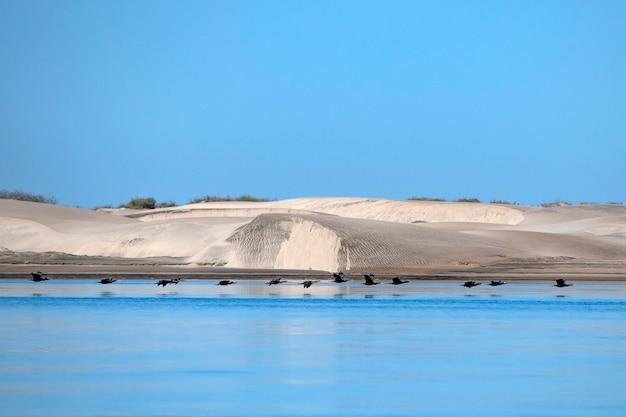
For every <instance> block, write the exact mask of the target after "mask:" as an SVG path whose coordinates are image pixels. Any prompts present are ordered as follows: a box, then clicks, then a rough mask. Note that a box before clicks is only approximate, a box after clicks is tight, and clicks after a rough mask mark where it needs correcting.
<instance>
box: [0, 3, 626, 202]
mask: <svg viewBox="0 0 626 417" xmlns="http://www.w3.org/2000/svg"><path fill="white" fill-rule="evenodd" d="M624 22H626V2H624V1H616V2H611V1H597V2H590V1H580V2H577V1H568V2H561V1H549V2H527V1H519V2H513V1H511V2H507V1H474V2H471V1H458V2H447V1H433V2H420V1H407V2H399V1H379V2H366V1H328V2H324V1H310V2H299V1H283V2H272V1H251V2H242V1H221V2H220V1H200V2H193V1H183V2H173V1H172V2H155V1H146V2H141V1H129V2H122V1H75V2H72V1H71V2H68V1H44V2H38V1H7V0H0V155H2V163H1V164H0V188H8V189H16V188H17V189H23V190H29V191H34V192H40V193H44V194H52V195H55V196H56V197H57V199H58V200H60V202H62V203H65V204H70V205H82V206H87V207H89V206H94V205H98V204H118V203H120V202H123V201H126V200H127V199H128V198H130V197H132V196H136V195H153V196H155V197H157V198H158V199H173V200H176V201H178V202H185V201H187V200H188V199H190V198H192V197H196V196H199V195H204V194H220V195H223V194H230V195H235V194H241V193H251V194H255V195H259V196H265V197H276V198H287V197H297V196H313V195H317V196H321V195H324V196H325V195H329V196H333V195H342V196H343V195H352V196H372V197H388V198H405V197H408V196H411V195H428V196H440V197H445V198H457V197H466V196H475V197H479V198H481V199H484V200H489V199H507V200H514V201H519V202H522V203H538V202H541V201H549V200H554V199H566V200H573V201H580V200H585V201H626V163H625V160H626V24H624Z"/></svg>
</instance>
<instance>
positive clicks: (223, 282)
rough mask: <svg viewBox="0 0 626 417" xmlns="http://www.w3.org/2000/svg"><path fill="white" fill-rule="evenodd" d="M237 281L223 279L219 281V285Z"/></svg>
mask: <svg viewBox="0 0 626 417" xmlns="http://www.w3.org/2000/svg"><path fill="white" fill-rule="evenodd" d="M234 283H235V281H231V280H229V279H223V280H221V281H220V282H218V283H217V285H231V284H234Z"/></svg>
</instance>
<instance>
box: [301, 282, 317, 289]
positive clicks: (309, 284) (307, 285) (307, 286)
mask: <svg viewBox="0 0 626 417" xmlns="http://www.w3.org/2000/svg"><path fill="white" fill-rule="evenodd" d="M316 282H317V281H304V282H303V283H302V286H303V287H304V288H310V287H311V285H313V284H314V283H316Z"/></svg>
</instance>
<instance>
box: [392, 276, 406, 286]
mask: <svg viewBox="0 0 626 417" xmlns="http://www.w3.org/2000/svg"><path fill="white" fill-rule="evenodd" d="M407 282H409V281H402V280H401V279H400V277H394V278H393V279H392V280H391V284H393V285H400V284H406V283H407Z"/></svg>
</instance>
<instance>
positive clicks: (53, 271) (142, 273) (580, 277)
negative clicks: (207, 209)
mask: <svg viewBox="0 0 626 417" xmlns="http://www.w3.org/2000/svg"><path fill="white" fill-rule="evenodd" d="M39 270H41V271H43V272H44V274H45V275H46V276H49V277H51V278H62V279H84V278H97V277H105V276H111V277H116V278H124V277H126V278H132V279H155V278H189V279H207V280H209V279H239V280H259V279H270V278H284V279H289V278H293V279H299V278H308V279H318V280H330V278H331V276H332V275H331V273H330V272H326V271H313V270H292V269H289V270H288V269H237V268H221V267H212V268H201V267H188V268H181V267H174V266H172V267H166V266H163V265H160V266H159V267H146V266H135V267H130V268H129V267H128V266H118V267H114V266H111V265H93V266H89V267H85V265H45V264H29V265H0V279H28V278H30V277H31V275H30V273H31V272H35V271H39ZM363 273H367V272H366V271H349V272H347V273H346V274H345V277H346V279H349V280H353V281H358V280H361V279H362V278H363ZM375 275H376V278H377V279H380V280H389V279H391V278H393V277H400V278H402V279H407V280H412V281H462V280H469V279H474V280H491V279H493V280H498V279H504V280H510V281H517V282H523V281H552V280H554V279H556V278H565V279H567V280H570V281H587V282H626V272H621V271H620V272H616V273H605V272H588V273H585V272H572V271H550V272H535V271H529V272H523V273H521V272H502V273H495V272H493V271H489V268H485V270H484V271H477V270H474V271H441V272H436V273H401V272H398V273H397V272H393V271H375Z"/></svg>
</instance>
